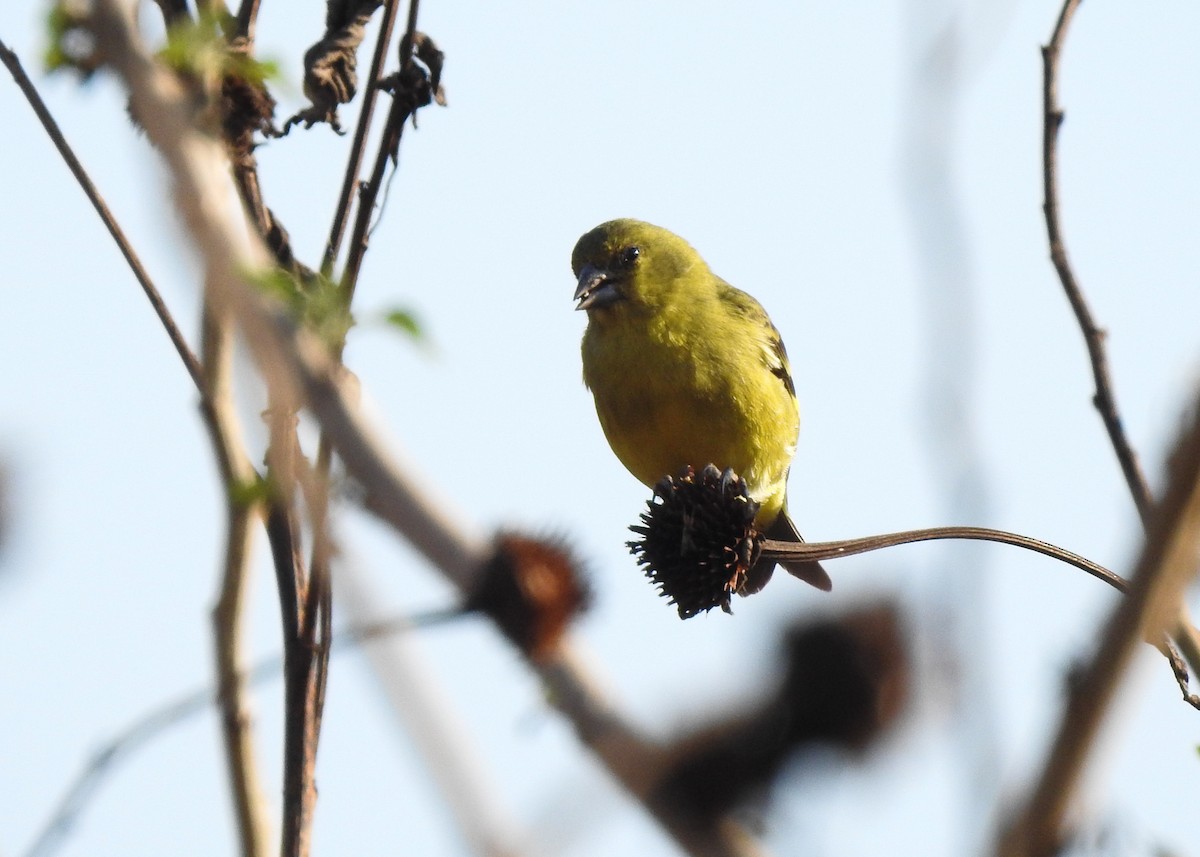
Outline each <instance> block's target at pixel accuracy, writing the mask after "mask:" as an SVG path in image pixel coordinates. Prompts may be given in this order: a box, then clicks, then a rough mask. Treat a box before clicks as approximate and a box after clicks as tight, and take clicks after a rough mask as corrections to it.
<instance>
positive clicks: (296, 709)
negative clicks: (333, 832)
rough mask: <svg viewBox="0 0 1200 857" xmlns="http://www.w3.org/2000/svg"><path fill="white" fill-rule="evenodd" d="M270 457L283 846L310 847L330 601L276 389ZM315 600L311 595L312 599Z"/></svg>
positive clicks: (290, 851)
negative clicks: (311, 562) (322, 633)
mask: <svg viewBox="0 0 1200 857" xmlns="http://www.w3.org/2000/svg"><path fill="white" fill-rule="evenodd" d="M269 422H270V425H271V443H270V449H269V456H270V459H271V465H270V468H269V470H268V478H269V480H270V482H271V485H272V489H273V490H272V497H271V499H270V500H269V501H268V512H267V538H268V541H269V542H270V544H271V556H272V559H273V560H274V564H275V574H276V582H277V585H278V589H279V608H280V618H281V619H282V623H283V653H284V657H283V664H284V751H283V821H282V831H283V836H282V852H281V853H282V854H283V855H284V857H304V855H307V854H308V853H309V846H310V834H311V831H312V817H313V810H314V808H315V806H316V799H317V791H316V757H317V745H318V741H319V739H320V717H321V711H320V703H321V701H322V700H323V699H324V684H325V678H326V675H327V671H326V666H327V664H328V642H329V641H328V638H325V639H321V638H320V637H319V636H318V635H317V633H316V628H317V619H316V612H317V611H318V610H319V609H320V606H321V605H322V604H324V603H326V602H325V601H324V600H323V599H320V596H319V595H316V594H315V591H316V586H317V585H319V583H317V582H315V581H314V580H313V578H312V576H311V575H309V574H307V572H306V571H305V565H304V558H303V556H302V554H301V545H300V543H299V539H298V534H299V532H300V528H299V522H298V520H297V516H296V512H295V505H296V498H295V497H294V490H293V486H294V485H295V484H296V478H295V474H296V473H297V465H296V463H295V461H294V459H295V458H296V457H298V456H299V455H300V450H299V449H298V446H297V444H296V435H295V426H294V417H293V416H292V414H291V413H290V411H289V410H287V409H285V408H284V407H283V405H282V403H281V402H280V401H279V400H278V399H276V398H274V397H272V404H271V406H270V411H269ZM314 598H315V599H317V603H316V604H314V603H313V599H314Z"/></svg>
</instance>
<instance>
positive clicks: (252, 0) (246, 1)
mask: <svg viewBox="0 0 1200 857" xmlns="http://www.w3.org/2000/svg"><path fill="white" fill-rule="evenodd" d="M259 3H260V0H242V4H241V5H240V6H239V7H238V13H237V29H236V31H235V37H238V38H243V39H245V40H246V41H247V42H249V43H251V44H253V43H254V28H255V25H256V24H257V22H258V6H259Z"/></svg>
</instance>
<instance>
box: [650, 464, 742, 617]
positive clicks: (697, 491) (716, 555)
mask: <svg viewBox="0 0 1200 857" xmlns="http://www.w3.org/2000/svg"><path fill="white" fill-rule="evenodd" d="M646 505H647V507H648V510H647V511H646V512H643V513H642V515H641V520H642V523H641V525H640V526H639V525H634V526H631V527H630V528H629V529H630V530H632V531H633V532H635V533H637V534H638V535H639V536H640V537H641V538H639V539H637V540H636V541H631V542H628V545H629V552H630V553H632V554H633V555H634V556H635V557H637V561H638V564H639V565H641V566H643V567H644V569H645V573H646V577H648V578H650V580H651V581H653V583H654V585H655V586H657V587H658V591H659V594H660V595H662V596H663V597H665V598H666V599H667V600H668V601H669V602H670V603H671V604H674V605H675V606H676V609H678V611H679V618H681V619H689V618H691V617H692V616H695V615H696V614H698V613H704V612H707V611H709V610H711V609H712V608H714V607H720V608H721V609H722V610H724V611H725V612H726V613H732V612H733V611H732V609H730V606H729V605H730V601H731V599H732V597H733V595H734V593H736V592H738V591H739V590H741V588H742V586H743V585H744V584H745V582H746V575H747V574H748V573H749V571H750V568H751V567H752V566H753V565H754V562H755V560H757V559H758V554H759V550H760V548H759V546H758V542H757V537H758V532H757V531H756V530H755V529H754V516H755V514H757V512H758V503H756V502H754V501H753V500H751V499H750V494H749V492H748V490H747V488H746V481H745V480H744V479H741V478H739V477H738V475H737V474H736V473H734V472H733V471H732V470H726V471H725V472H724V473H722V472H721V471H719V470H717V468H716V467H714V466H713V465H711V464H710V465H708V466H707V467H705V468H704V469H703V470H702V471H701V472H700V473H699V474H698V475H697V474H696V472H695V471H694V470H693V469H692V468H691V467H688V468H687V469H686V470H684V472H683V473H681V474H680V475H679V476H678V477H675V478H672V477H670V476H667V477H664V478H663V479H662V481H660V482H659V483H658V485H656V486H655V487H654V496H653V497H652V498H651V499H650V500H649V501H647V503H646Z"/></svg>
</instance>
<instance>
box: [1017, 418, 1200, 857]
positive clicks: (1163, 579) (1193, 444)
mask: <svg viewBox="0 0 1200 857" xmlns="http://www.w3.org/2000/svg"><path fill="white" fill-rule="evenodd" d="M1193 408H1195V410H1194V411H1193V414H1192V417H1191V424H1190V425H1189V426H1188V428H1187V430H1186V431H1185V433H1184V434H1183V435H1182V437H1181V438H1180V440H1179V441H1178V442H1177V444H1176V446H1175V451H1174V453H1173V455H1172V457H1171V464H1170V468H1169V470H1170V472H1169V474H1168V476H1169V481H1168V484H1167V489H1166V494H1165V495H1164V497H1163V499H1162V501H1161V503H1160V504H1159V506H1158V508H1157V509H1155V510H1152V514H1151V516H1150V526H1149V531H1148V533H1147V536H1146V543H1145V545H1144V547H1143V548H1142V554H1141V557H1140V558H1139V559H1138V563H1137V566H1136V569H1135V571H1134V573H1133V577H1132V579H1131V581H1130V586H1129V593H1128V594H1127V595H1126V597H1125V598H1122V599H1121V600H1120V601H1119V602H1118V604H1117V606H1116V608H1115V609H1114V610H1113V613H1112V616H1111V617H1110V619H1109V622H1108V625H1107V628H1106V630H1105V632H1104V636H1103V638H1102V640H1101V642H1100V646H1099V647H1098V648H1097V649H1096V652H1095V655H1094V656H1093V657H1092V660H1091V662H1090V663H1089V664H1088V665H1087V667H1086V669H1085V670H1084V671H1083V672H1082V673H1081V674H1080V676H1079V678H1078V680H1077V681H1076V682H1075V683H1074V684H1073V687H1072V690H1071V693H1070V697H1069V699H1068V702H1067V706H1066V709H1065V710H1064V711H1063V715H1062V721H1061V723H1060V725H1059V730H1058V735H1057V737H1056V739H1055V742H1054V745H1053V749H1052V751H1051V753H1050V757H1049V759H1048V760H1047V762H1046V765H1045V768H1044V770H1043V771H1042V775H1041V778H1040V779H1039V781H1038V784H1037V787H1036V788H1035V789H1034V790H1033V792H1032V794H1031V796H1030V798H1029V802H1028V804H1027V805H1026V807H1025V808H1024V811H1023V813H1022V814H1021V816H1020V817H1018V819H1017V821H1016V823H1015V824H1014V825H1013V826H1012V827H1011V828H1010V829H1009V831H1008V832H1007V834H1006V836H1005V838H1004V840H1003V841H1002V843H1001V845H1000V849H999V853H1000V854H1001V855H1003V857H1050V855H1053V854H1057V853H1058V852H1059V849H1060V848H1061V847H1062V846H1063V844H1064V843H1065V842H1066V841H1067V839H1068V829H1067V814H1068V811H1069V809H1070V808H1071V804H1072V802H1073V799H1074V795H1075V792H1076V790H1077V788H1078V786H1079V783H1080V781H1081V779H1082V776H1083V771H1084V766H1085V764H1086V762H1087V758H1088V755H1089V753H1090V751H1091V749H1092V746H1093V745H1094V743H1095V739H1096V736H1097V734H1098V732H1099V729H1100V727H1101V725H1102V724H1103V721H1104V717H1105V714H1106V713H1107V711H1108V709H1109V707H1110V706H1111V704H1112V702H1113V699H1114V698H1115V697H1116V693H1117V689H1118V687H1119V686H1120V683H1121V681H1122V680H1123V678H1124V676H1125V674H1126V673H1127V672H1128V669H1129V666H1130V663H1131V661H1132V659H1133V654H1134V651H1135V649H1136V648H1137V647H1138V645H1139V644H1140V643H1141V642H1142V641H1143V640H1146V639H1150V640H1156V639H1160V638H1161V637H1162V636H1163V634H1164V633H1166V632H1167V631H1168V630H1170V629H1171V628H1172V627H1173V626H1174V623H1175V621H1176V617H1177V616H1178V611H1179V604H1180V602H1181V601H1182V600H1183V594H1184V591H1185V589H1186V587H1187V585H1188V583H1189V582H1190V581H1191V579H1192V578H1193V577H1194V576H1195V574H1196V568H1197V566H1198V565H1200V401H1197V402H1196V403H1195V404H1194V405H1193Z"/></svg>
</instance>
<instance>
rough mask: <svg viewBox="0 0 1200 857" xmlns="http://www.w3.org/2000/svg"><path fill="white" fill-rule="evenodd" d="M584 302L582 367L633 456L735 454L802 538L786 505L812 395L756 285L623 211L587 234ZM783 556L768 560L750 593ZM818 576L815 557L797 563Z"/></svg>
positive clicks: (719, 459) (657, 468)
mask: <svg viewBox="0 0 1200 857" xmlns="http://www.w3.org/2000/svg"><path fill="white" fill-rule="evenodd" d="M571 268H572V270H573V271H574V273H575V277H576V279H577V281H578V287H577V288H576V290H575V300H576V301H578V306H577V307H576V309H581V310H586V311H587V314H588V324H587V330H586V331H585V332H584V334H583V346H582V350H583V381H584V383H585V384H586V385H587V387H588V389H590V390H591V391H592V395H593V396H594V397H595V400H596V413H597V414H598V415H599V417H600V425H601V427H602V428H603V429H604V436H605V437H606V438H608V443H609V445H610V446H611V447H612V449H613V452H615V453H616V455H617V458H619V459H620V460H621V463H622V464H624V465H625V467H626V468H627V469H628V470H629V472H630V473H632V474H633V475H634V476H636V477H637V478H638V479H639V480H640V481H641V482H642V483H643V484H645V485H647V486H651V487H653V486H654V485H655V484H656V483H657V482H658V481H659V480H660V479H662V477H664V476H668V475H670V476H676V475H678V474H679V472H680V471H681V470H682V469H683V468H684V467H686V466H688V465H691V466H693V467H694V468H695V469H696V470H697V472H698V471H699V470H700V469H701V468H703V467H704V466H705V465H707V464H715V465H716V466H717V467H718V468H719V469H721V470H725V469H726V468H732V469H733V470H734V471H736V472H737V474H738V475H739V476H741V477H742V478H744V479H745V480H746V484H747V487H748V488H749V492H750V496H751V498H752V499H754V500H755V501H757V502H758V503H760V504H761V507H760V508H759V511H758V515H757V516H756V518H755V526H756V528H757V529H758V530H759V531H760V532H762V533H764V534H765V535H766V536H767V538H772V539H779V540H785V541H803V539H801V538H800V534H799V532H797V530H796V527H795V524H793V523H792V520H791V518H789V517H788V513H787V478H788V471H789V469H790V468H791V463H792V456H793V455H794V454H795V452H796V440H797V437H798V435H799V431H800V409H799V406H798V405H797V403H796V389H795V386H794V385H793V383H792V376H791V369H790V366H789V364H788V358H787V352H786V351H785V350H784V347H783V341H782V339H780V336H779V331H778V330H776V329H775V325H773V324H771V319H770V318H769V317H768V316H767V313H766V311H765V310H764V309H763V308H762V306H761V305H760V304H759V303H758V301H756V300H755V299H754V298H752V297H750V295H748V294H746V293H745V292H743V291H740V290H738V289H735V288H734V287H733V286H731V285H729V283H727V282H725V281H724V280H722V279H721V278H720V277H718V276H717V275H716V274H714V273H713V272H712V270H711V269H709V267H708V265H707V264H706V263H705V261H704V260H703V259H702V258H700V254H699V253H697V252H696V251H695V250H694V249H692V247H691V245H689V244H688V243H687V242H686V241H684V240H683V239H682V238H680V237H679V236H678V235H675V234H674V233H672V232H668V231H667V230H666V229H663V228H662V227H659V226H653V225H651V224H649V223H643V222H642V221H639V220H612V221H609V222H608V223H602V224H601V225H599V226H597V227H596V228H595V229H593V230H592V231H590V232H588V233H587V234H585V235H584V236H583V237H582V238H580V239H579V242H578V243H577V244H576V245H575V250H574V252H573V253H572V255H571ZM774 566H775V563H773V562H771V561H769V560H766V561H760V562H759V563H758V564H757V565H756V566H755V567H754V569H753V570H752V571H751V572H750V575H749V577H748V579H747V581H746V584H745V586H744V587H743V590H742V594H749V593H752V592H757V591H758V590H759V589H761V588H762V587H763V586H765V585H766V583H767V581H768V580H770V578H771V572H772V571H773V570H774ZM784 567H785V568H787V570H788V571H789V572H791V573H792V574H793V575H795V576H796V577H799V578H800V579H801V580H805V581H807V582H808V583H811V584H812V585H813V586H816V587H817V588H819V589H824V590H828V589H830V587H831V585H832V584H831V582H830V580H829V576H828V575H827V574H826V573H825V570H824V569H823V568H821V566H820V564H819V563H816V562H797V563H784Z"/></svg>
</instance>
